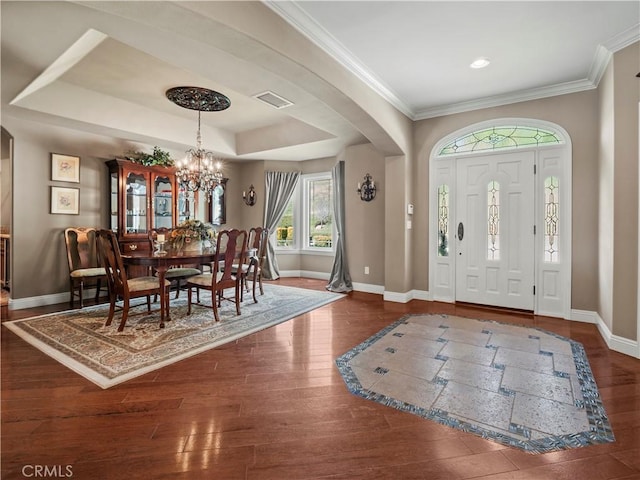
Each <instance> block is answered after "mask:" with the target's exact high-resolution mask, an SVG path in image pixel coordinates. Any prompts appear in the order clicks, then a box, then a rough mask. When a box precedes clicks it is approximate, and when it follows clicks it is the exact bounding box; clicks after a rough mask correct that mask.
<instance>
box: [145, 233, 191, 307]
mask: <svg viewBox="0 0 640 480" xmlns="http://www.w3.org/2000/svg"><path fill="white" fill-rule="evenodd" d="M171 231H172V229H171V228H165V227H159V228H151V229H149V232H148V238H149V247H150V248H151V251H154V250H155V248H154V247H155V244H156V242H157V241H158V235H164V239H165V241H166V242H167V243H168V242H169V239H170V238H171ZM152 273H153V274H154V275H155V272H152ZM201 273H202V267H201V266H200V265H196V264H184V265H178V266H175V267H171V268H169V270H167V273H166V277H165V278H166V279H167V280H169V281H170V282H172V283H173V282H175V284H176V296H175V298H178V297H179V296H180V290H181V289H182V287H184V286H186V281H185V283H184V284H182V283H181V282H182V281H183V280H186V279H187V278H189V277H193V276H194V275H200V274H201Z"/></svg>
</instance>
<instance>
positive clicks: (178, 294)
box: [176, 278, 180, 298]
mask: <svg viewBox="0 0 640 480" xmlns="http://www.w3.org/2000/svg"><path fill="white" fill-rule="evenodd" d="M179 296H180V279H179V278H178V279H177V280H176V298H178V297H179Z"/></svg>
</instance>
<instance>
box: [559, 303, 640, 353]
mask: <svg viewBox="0 0 640 480" xmlns="http://www.w3.org/2000/svg"><path fill="white" fill-rule="evenodd" d="M571 320H575V321H578V322H586V323H593V324H595V325H596V326H597V327H598V332H600V336H601V337H602V339H603V340H604V341H605V343H606V344H607V347H609V348H610V349H611V350H614V351H616V352H619V353H624V354H625V355H629V356H630V357H635V358H640V344H639V343H638V341H637V340H630V339H628V338H625V337H620V336H618V335H614V334H613V333H612V332H611V330H609V327H608V326H607V324H606V323H605V322H604V320H602V318H601V317H600V315H599V314H598V312H592V311H588V310H576V309H572V310H571Z"/></svg>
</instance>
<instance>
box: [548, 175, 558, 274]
mask: <svg viewBox="0 0 640 480" xmlns="http://www.w3.org/2000/svg"><path fill="white" fill-rule="evenodd" d="M558 189H559V183H558V177H547V178H546V179H545V181H544V261H545V262H551V263H557V262H558V220H559V218H558V212H559V210H560V208H559V202H558V199H559V198H560V195H559V194H558Z"/></svg>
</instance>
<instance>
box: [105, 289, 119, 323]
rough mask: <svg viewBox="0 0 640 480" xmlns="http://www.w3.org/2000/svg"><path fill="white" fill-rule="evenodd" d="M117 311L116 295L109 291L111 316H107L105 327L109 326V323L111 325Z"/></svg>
mask: <svg viewBox="0 0 640 480" xmlns="http://www.w3.org/2000/svg"><path fill="white" fill-rule="evenodd" d="M115 312H116V297H115V295H111V293H109V316H108V317H107V323H105V324H104V326H105V327H108V326H109V325H111V322H112V321H113V315H114V314H115Z"/></svg>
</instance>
